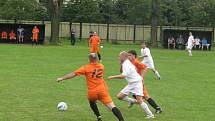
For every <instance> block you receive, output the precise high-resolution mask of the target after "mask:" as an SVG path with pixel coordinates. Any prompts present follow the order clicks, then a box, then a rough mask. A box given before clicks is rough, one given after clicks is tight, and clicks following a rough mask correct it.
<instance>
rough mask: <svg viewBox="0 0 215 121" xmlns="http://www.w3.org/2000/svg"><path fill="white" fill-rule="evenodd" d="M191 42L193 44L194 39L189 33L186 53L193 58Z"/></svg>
mask: <svg viewBox="0 0 215 121" xmlns="http://www.w3.org/2000/svg"><path fill="white" fill-rule="evenodd" d="M193 42H194V37H193V35H192V32H189V38H188V41H187V51H188V54H189V56H193V55H192V48H193Z"/></svg>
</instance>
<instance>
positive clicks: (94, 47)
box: [90, 46, 99, 53]
mask: <svg viewBox="0 0 215 121" xmlns="http://www.w3.org/2000/svg"><path fill="white" fill-rule="evenodd" d="M98 52H99V47H98V46H91V47H90V53H98Z"/></svg>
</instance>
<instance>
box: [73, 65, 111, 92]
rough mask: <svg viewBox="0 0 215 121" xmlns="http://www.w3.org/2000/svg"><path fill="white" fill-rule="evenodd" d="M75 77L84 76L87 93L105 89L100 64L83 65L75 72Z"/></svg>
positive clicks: (102, 69) (102, 67) (102, 70)
mask: <svg viewBox="0 0 215 121" xmlns="http://www.w3.org/2000/svg"><path fill="white" fill-rule="evenodd" d="M75 74H76V76H80V75H85V77H86V80H87V86H88V91H95V90H100V89H106V88H107V86H106V83H105V81H104V79H103V76H104V66H103V65H102V64H101V63H90V64H87V65H83V66H82V67H81V68H79V69H78V70H76V71H75Z"/></svg>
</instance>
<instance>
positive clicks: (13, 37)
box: [9, 31, 16, 40]
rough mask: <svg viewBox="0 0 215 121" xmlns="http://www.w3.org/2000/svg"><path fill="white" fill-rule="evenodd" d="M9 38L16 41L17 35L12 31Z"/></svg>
mask: <svg viewBox="0 0 215 121" xmlns="http://www.w3.org/2000/svg"><path fill="white" fill-rule="evenodd" d="M9 36H10V40H11V39H16V37H15V36H16V34H15V33H14V32H13V31H11V32H10V33H9Z"/></svg>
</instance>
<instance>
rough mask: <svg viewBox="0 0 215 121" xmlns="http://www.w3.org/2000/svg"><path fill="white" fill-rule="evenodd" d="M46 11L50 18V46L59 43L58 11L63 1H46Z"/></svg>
mask: <svg viewBox="0 0 215 121" xmlns="http://www.w3.org/2000/svg"><path fill="white" fill-rule="evenodd" d="M48 5H49V7H48V10H49V14H50V17H51V38H50V43H51V44H57V43H58V42H59V29H60V10H61V7H62V5H63V0H48Z"/></svg>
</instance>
